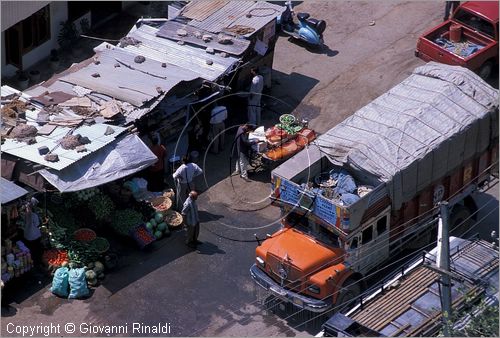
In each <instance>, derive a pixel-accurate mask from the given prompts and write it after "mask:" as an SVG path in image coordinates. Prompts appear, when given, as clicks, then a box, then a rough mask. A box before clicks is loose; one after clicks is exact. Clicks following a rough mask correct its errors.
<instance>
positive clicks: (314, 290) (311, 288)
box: [307, 284, 321, 294]
mask: <svg viewBox="0 0 500 338" xmlns="http://www.w3.org/2000/svg"><path fill="white" fill-rule="evenodd" d="M307 291H309V292H312V293H315V294H319V292H320V291H321V290H320V288H319V286H317V285H314V284H313V285H309V286H308V287H307Z"/></svg>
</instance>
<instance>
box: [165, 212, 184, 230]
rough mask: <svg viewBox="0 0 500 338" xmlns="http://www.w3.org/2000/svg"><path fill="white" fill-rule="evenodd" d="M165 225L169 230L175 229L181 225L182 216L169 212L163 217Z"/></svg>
mask: <svg viewBox="0 0 500 338" xmlns="http://www.w3.org/2000/svg"><path fill="white" fill-rule="evenodd" d="M164 221H165V223H167V224H168V227H169V228H177V227H179V226H180V225H182V221H183V218H182V215H181V214H180V213H178V212H177V211H174V210H169V211H167V213H166V214H165V217H164Z"/></svg>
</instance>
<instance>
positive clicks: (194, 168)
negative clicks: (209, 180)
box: [172, 156, 203, 208]
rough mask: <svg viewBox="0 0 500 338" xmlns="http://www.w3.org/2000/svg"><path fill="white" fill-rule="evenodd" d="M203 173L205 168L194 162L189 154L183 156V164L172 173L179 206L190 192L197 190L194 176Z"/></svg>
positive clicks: (178, 206) (179, 206)
mask: <svg viewBox="0 0 500 338" xmlns="http://www.w3.org/2000/svg"><path fill="white" fill-rule="evenodd" d="M201 174H203V170H202V169H201V168H200V167H199V166H198V165H197V164H196V163H192V162H191V161H190V160H189V158H188V157H187V156H184V157H183V158H182V164H181V166H180V167H179V168H178V169H177V170H176V171H175V172H174V174H173V175H172V176H173V178H174V181H175V187H176V190H177V193H176V200H177V208H181V207H182V203H183V202H184V201H185V200H186V198H187V196H188V193H189V192H190V191H191V190H195V185H194V178H195V177H196V176H199V175H201Z"/></svg>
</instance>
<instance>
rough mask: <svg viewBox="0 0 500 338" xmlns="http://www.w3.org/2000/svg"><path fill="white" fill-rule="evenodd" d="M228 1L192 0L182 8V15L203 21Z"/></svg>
mask: <svg viewBox="0 0 500 338" xmlns="http://www.w3.org/2000/svg"><path fill="white" fill-rule="evenodd" d="M227 3H228V1H226V0H213V1H191V2H190V3H188V4H187V5H186V7H184V8H183V9H182V11H181V15H182V16H184V17H186V18H189V19H193V20H198V21H203V20H205V19H206V18H208V17H209V16H210V15H212V14H213V13H215V12H216V11H218V10H220V9H221V8H222V7H224V6H225V5H226V4H227Z"/></svg>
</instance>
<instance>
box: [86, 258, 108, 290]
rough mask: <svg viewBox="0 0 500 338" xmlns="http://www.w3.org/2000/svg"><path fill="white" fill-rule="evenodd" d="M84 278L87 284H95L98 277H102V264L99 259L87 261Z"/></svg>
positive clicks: (97, 281)
mask: <svg viewBox="0 0 500 338" xmlns="http://www.w3.org/2000/svg"><path fill="white" fill-rule="evenodd" d="M85 268H86V270H87V271H85V278H86V279H87V284H88V285H89V286H97V284H98V283H99V279H103V278H104V264H102V263H101V262H99V261H95V262H89V263H88V264H87V265H86V266H85Z"/></svg>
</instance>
